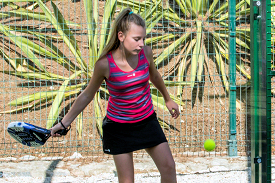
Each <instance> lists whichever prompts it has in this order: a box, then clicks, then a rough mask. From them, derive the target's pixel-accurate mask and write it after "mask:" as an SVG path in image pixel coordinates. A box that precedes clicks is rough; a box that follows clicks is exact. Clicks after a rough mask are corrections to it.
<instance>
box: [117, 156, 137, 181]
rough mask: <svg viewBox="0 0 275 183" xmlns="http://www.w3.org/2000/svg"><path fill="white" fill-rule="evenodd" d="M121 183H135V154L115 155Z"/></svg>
mask: <svg viewBox="0 0 275 183" xmlns="http://www.w3.org/2000/svg"><path fill="white" fill-rule="evenodd" d="M113 157H114V161H115V165H116V169H117V175H118V181H119V183H134V162H133V153H132V152H131V153H125V154H119V155H114V156H113Z"/></svg>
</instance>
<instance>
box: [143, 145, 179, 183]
mask: <svg viewBox="0 0 275 183" xmlns="http://www.w3.org/2000/svg"><path fill="white" fill-rule="evenodd" d="M145 150H146V151H147V153H148V154H149V155H150V156H151V157H152V159H153V160H154V162H155V164H156V166H157V168H158V170H159V172H160V175H161V183H176V182H177V178H176V165H175V161H174V159H173V156H172V153H171V151H170V148H169V145H168V143H167V142H164V143H161V144H159V145H157V146H155V147H151V148H147V149H145Z"/></svg>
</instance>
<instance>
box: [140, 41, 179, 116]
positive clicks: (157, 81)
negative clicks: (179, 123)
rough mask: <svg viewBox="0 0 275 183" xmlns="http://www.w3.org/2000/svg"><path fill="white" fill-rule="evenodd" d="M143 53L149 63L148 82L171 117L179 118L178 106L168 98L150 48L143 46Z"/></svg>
mask: <svg viewBox="0 0 275 183" xmlns="http://www.w3.org/2000/svg"><path fill="white" fill-rule="evenodd" d="M144 52H145V55H146V58H147V60H148V62H149V73H150V81H151V82H152V83H153V84H154V86H155V87H156V88H157V89H158V90H159V91H160V93H161V94H162V96H163V98H164V101H165V104H166V107H167V109H168V110H169V112H170V114H171V115H172V117H173V118H177V117H178V116H179V106H178V104H177V103H176V102H174V101H173V100H172V99H171V98H170V95H169V93H168V91H167V89H166V86H165V84H164V82H163V80H162V77H161V75H160V74H159V72H158V70H157V69H156V66H155V63H154V60H153V53H152V50H151V48H150V47H148V46H145V47H144Z"/></svg>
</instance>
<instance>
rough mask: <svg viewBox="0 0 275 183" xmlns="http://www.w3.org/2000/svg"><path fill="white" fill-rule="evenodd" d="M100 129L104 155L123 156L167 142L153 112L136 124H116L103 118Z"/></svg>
mask: <svg viewBox="0 0 275 183" xmlns="http://www.w3.org/2000/svg"><path fill="white" fill-rule="evenodd" d="M102 129H103V139H102V141H103V151H104V153H106V154H112V155H117V154H124V153H129V152H133V151H137V150H140V149H145V148H150V147H154V146H156V145H159V144H161V143H163V142H167V139H166V137H165V135H164V133H163V130H162V128H161V126H160V125H159V122H158V119H157V117H156V113H155V112H154V113H153V114H152V115H151V116H149V117H148V118H146V119H144V120H142V121H140V122H137V123H118V122H114V121H112V120H110V119H108V118H107V117H105V118H104V120H103V125H102Z"/></svg>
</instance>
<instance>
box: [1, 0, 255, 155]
mask: <svg viewBox="0 0 275 183" xmlns="http://www.w3.org/2000/svg"><path fill="white" fill-rule="evenodd" d="M0 2H1V0H0ZM188 2H189V1H187V2H178V1H130V0H127V1H126V0H125V1H122V0H118V1H114V0H112V1H111V0H110V1H75V2H72V1H36V2H34V1H29V2H18V1H17V2H12V1H9V2H7V1H4V0H2V6H1V13H0V15H1V17H0V18H1V22H0V35H1V39H2V41H1V43H0V45H1V46H0V52H1V58H2V61H1V63H0V66H1V75H2V76H1V78H2V79H1V85H0V89H1V95H0V102H1V105H0V122H1V124H2V126H1V128H0V132H1V133H0V134H1V140H0V144H1V147H0V154H1V156H2V157H10V156H12V157H17V156H22V155H32V156H38V157H45V156H67V155H70V154H72V153H74V152H79V153H81V154H83V155H91V154H97V155H98V154H102V150H101V148H102V145H101V138H100V125H101V121H102V120H103V117H104V116H105V111H106V107H107V102H108V96H109V95H108V92H107V91H106V85H105V83H103V84H102V86H101V88H100V90H99V92H98V93H97V95H96V96H95V98H94V101H93V102H91V103H90V104H89V105H88V106H87V108H86V109H85V110H84V111H83V112H82V113H81V114H80V115H79V116H78V117H77V119H76V120H75V121H74V123H73V124H72V129H71V131H70V133H69V134H68V135H67V136H65V137H61V138H55V139H50V140H49V141H48V142H47V144H46V145H44V146H41V147H36V148H29V147H27V146H23V145H21V144H19V143H17V142H15V141H14V140H13V139H11V138H10V136H9V135H8V134H7V132H6V128H7V125H8V124H9V123H10V122H11V121H24V122H27V123H31V124H35V125H38V126H41V127H47V128H50V127H51V126H52V125H53V124H54V123H55V122H56V119H57V118H58V117H62V116H64V115H65V114H66V113H67V111H68V110H69V109H70V107H71V105H72V104H73V102H74V100H75V99H76V97H77V96H78V95H79V93H80V92H81V91H82V90H83V89H84V88H85V86H87V83H88V82H89V80H90V78H91V76H92V73H93V66H94V63H95V62H96V59H97V58H98V57H99V55H100V53H101V51H102V48H103V47H104V45H105V44H106V41H107V40H108V39H109V37H108V36H109V35H110V27H111V25H112V22H113V20H114V18H115V17H116V15H117V14H118V13H119V12H120V11H121V10H122V9H123V8H125V7H131V8H132V9H133V11H134V12H135V13H139V14H140V15H141V16H142V17H143V18H144V19H145V21H146V26H147V28H146V31H147V37H146V40H145V42H146V45H149V46H151V47H152V49H153V54H154V55H153V56H154V61H155V64H156V67H157V68H158V70H159V72H160V74H161V75H162V77H163V79H164V81H165V84H166V85H167V89H168V91H169V93H170V95H171V97H172V98H173V99H174V100H176V101H177V102H178V103H179V104H180V107H181V115H180V117H179V118H178V119H176V120H174V119H172V118H171V117H170V115H169V112H168V111H167V110H166V109H165V104H164V102H163V100H162V98H161V94H160V93H159V92H158V91H156V89H155V88H154V86H153V85H151V93H152V98H153V103H154V109H155V110H156V112H157V114H158V118H159V120H160V123H161V126H162V127H163V130H164V132H165V134H166V137H167V139H168V141H169V144H170V147H171V149H172V151H173V153H174V154H176V155H178V156H181V155H187V156H209V155H227V150H228V139H229V105H230V101H229V76H228V75H229V74H228V71H229V59H228V55H229V52H228V50H229V45H228V31H229V28H230V25H229V23H228V1H227V0H220V1H198V2H196V3H193V4H188ZM0 4H1V3H0ZM249 8H250V5H249V2H248V1H237V3H236V45H237V46H236V48H237V49H236V66H237V70H236V86H237V98H236V102H237V106H236V111H237V112H236V113H237V114H236V115H237V117H236V126H237V147H238V153H239V154H249V153H250V136H249V133H250V119H249V115H248V113H249V106H248V102H247V101H248V99H249V79H250V62H249V60H250V58H249V57H250V54H249V44H250V43H249V25H250V24H249ZM208 138H212V139H214V140H215V141H216V149H215V151H213V152H211V153H209V152H206V151H205V150H204V148H203V143H204V141H205V140H206V139H208ZM140 153H142V152H140Z"/></svg>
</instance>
